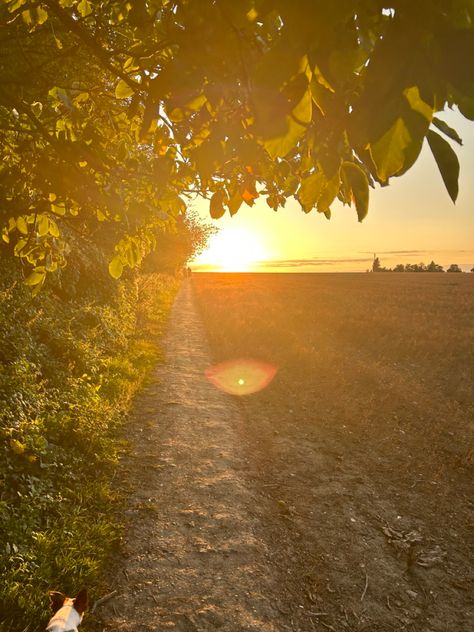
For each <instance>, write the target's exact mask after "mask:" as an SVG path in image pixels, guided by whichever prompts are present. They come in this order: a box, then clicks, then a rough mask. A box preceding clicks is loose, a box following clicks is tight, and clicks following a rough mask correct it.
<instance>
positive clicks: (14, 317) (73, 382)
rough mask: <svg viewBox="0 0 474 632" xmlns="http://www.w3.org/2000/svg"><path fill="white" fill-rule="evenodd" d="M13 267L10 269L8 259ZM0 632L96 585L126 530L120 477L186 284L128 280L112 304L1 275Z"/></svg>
mask: <svg viewBox="0 0 474 632" xmlns="http://www.w3.org/2000/svg"><path fill="white" fill-rule="evenodd" d="M6 265H9V264H8V263H7V264H6ZM0 284H1V285H0V332H1V336H2V343H1V347H0V439H1V447H0V522H1V531H0V578H1V579H0V629H1V630H4V631H5V632H20V631H21V632H26V631H28V632H33V631H36V630H41V629H44V622H45V618H47V607H46V604H47V596H46V593H47V591H48V590H49V589H60V590H63V591H65V592H74V591H77V590H78V589H79V587H81V586H83V585H87V586H88V587H89V588H91V589H92V592H93V591H94V588H96V587H97V586H98V585H99V583H100V581H101V573H102V571H103V568H104V564H105V562H106V560H107V556H108V554H109V552H110V550H111V547H113V545H114V543H115V542H116V541H117V539H118V537H119V535H120V526H119V525H117V524H116V523H115V522H114V519H113V518H112V515H113V511H114V510H115V509H116V504H117V500H118V499H117V498H116V496H115V494H114V492H113V491H112V488H111V485H110V481H111V478H112V477H113V475H114V468H115V466H116V464H117V459H118V456H119V453H120V450H121V449H123V445H122V444H121V441H120V440H119V439H118V438H117V437H118V436H119V433H118V429H119V427H121V426H122V424H123V422H124V420H125V418H126V414H127V411H128V410H129V408H130V405H131V402H132V399H133V396H134V394H135V393H136V392H137V390H138V389H139V388H140V386H141V384H142V383H143V380H144V379H145V378H146V375H147V372H148V371H149V369H150V368H151V367H152V366H153V365H154V364H155V363H156V361H157V359H158V357H159V347H158V344H157V342H158V339H159V335H160V333H161V332H162V330H163V327H164V324H165V321H166V316H167V314H168V311H169V308H170V305H171V303H172V300H173V297H174V293H175V291H176V288H177V284H176V281H175V280H174V279H172V278H170V277H165V276H161V275H156V274H155V275H147V276H146V277H139V278H134V279H132V278H130V279H128V280H125V281H122V282H120V283H118V284H117V285H115V286H114V287H113V289H112V290H111V291H110V292H108V293H107V294H106V295H105V296H104V297H103V299H102V300H101V299H100V297H99V298H98V297H97V296H93V295H91V294H87V293H86V295H85V296H82V297H81V296H78V295H76V296H75V297H74V298H73V299H67V298H64V297H61V296H60V293H58V292H56V291H55V288H54V287H53V288H51V289H50V290H45V291H44V292H43V293H42V294H40V295H39V296H38V297H36V298H35V299H31V298H30V295H29V293H28V291H27V289H26V288H25V287H24V286H23V285H22V283H21V282H20V281H19V280H18V275H17V271H16V270H15V269H14V266H13V265H12V266H11V269H10V270H8V271H7V272H5V273H2V275H1V276H0Z"/></svg>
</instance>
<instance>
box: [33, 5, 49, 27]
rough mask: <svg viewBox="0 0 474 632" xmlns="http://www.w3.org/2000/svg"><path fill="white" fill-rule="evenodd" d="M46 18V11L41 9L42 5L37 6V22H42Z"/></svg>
mask: <svg viewBox="0 0 474 632" xmlns="http://www.w3.org/2000/svg"><path fill="white" fill-rule="evenodd" d="M47 19H48V12H47V11H46V10H45V9H43V7H41V6H39V7H37V9H36V20H37V23H38V24H44V23H45V22H46V20H47Z"/></svg>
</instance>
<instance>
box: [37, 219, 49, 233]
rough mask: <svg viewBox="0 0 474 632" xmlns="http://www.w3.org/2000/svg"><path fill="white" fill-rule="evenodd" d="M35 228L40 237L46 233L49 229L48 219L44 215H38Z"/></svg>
mask: <svg viewBox="0 0 474 632" xmlns="http://www.w3.org/2000/svg"><path fill="white" fill-rule="evenodd" d="M36 230H37V231H38V234H39V236H40V237H43V236H44V235H46V233H47V232H48V230H49V219H48V218H47V216H46V215H41V216H40V217H39V219H38V220H37V224H36Z"/></svg>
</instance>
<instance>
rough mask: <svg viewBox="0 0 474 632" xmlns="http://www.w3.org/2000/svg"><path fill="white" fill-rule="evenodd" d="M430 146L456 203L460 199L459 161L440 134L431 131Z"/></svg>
mask: <svg viewBox="0 0 474 632" xmlns="http://www.w3.org/2000/svg"><path fill="white" fill-rule="evenodd" d="M426 138H427V140H428V144H429V146H430V149H431V152H432V154H433V156H434V159H435V160H436V164H437V165H438V169H439V171H440V173H441V177H442V178H443V182H444V184H445V186H446V189H447V190H448V193H449V197H450V198H451V199H452V201H453V202H456V198H457V197H458V187H459V185H458V180H459V161H458V157H457V156H456V154H455V153H454V150H453V148H452V147H451V145H450V144H449V143H448V141H446V140H444V138H442V137H441V136H440V135H439V134H437V133H436V132H433V131H432V130H430V131H429V132H428V134H427V137H426Z"/></svg>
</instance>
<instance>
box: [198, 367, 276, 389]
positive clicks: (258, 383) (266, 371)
mask: <svg viewBox="0 0 474 632" xmlns="http://www.w3.org/2000/svg"><path fill="white" fill-rule="evenodd" d="M276 372H277V369H276V367H274V366H273V365H271V364H267V363H265V362H258V361H257V360H247V359H242V360H230V361H228V362H222V363H220V364H216V365H214V366H210V367H209V368H208V369H206V377H207V379H208V380H209V382H211V384H214V386H216V387H217V388H218V389H220V390H221V391H224V392H225V393H230V394H231V395H250V394H251V393H256V392H257V391H261V390H262V389H263V388H265V387H266V386H268V384H270V382H271V381H272V380H273V378H274V377H275V374H276Z"/></svg>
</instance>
